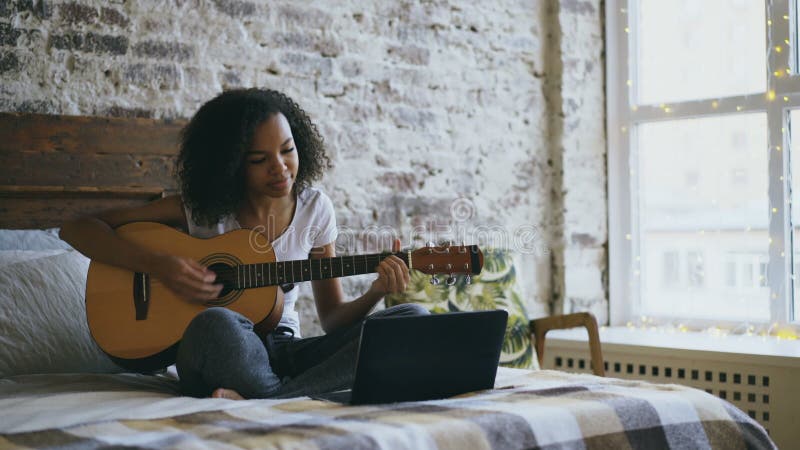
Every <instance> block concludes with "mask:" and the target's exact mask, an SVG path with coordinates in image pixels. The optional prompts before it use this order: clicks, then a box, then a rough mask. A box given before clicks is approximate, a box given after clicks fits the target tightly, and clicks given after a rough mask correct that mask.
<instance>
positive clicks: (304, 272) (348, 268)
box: [225, 252, 408, 289]
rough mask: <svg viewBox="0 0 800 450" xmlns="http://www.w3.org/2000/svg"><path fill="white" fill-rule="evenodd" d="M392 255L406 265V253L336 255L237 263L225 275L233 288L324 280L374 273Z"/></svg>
mask: <svg viewBox="0 0 800 450" xmlns="http://www.w3.org/2000/svg"><path fill="white" fill-rule="evenodd" d="M389 255H395V256H397V257H398V258H400V259H401V260H403V262H404V263H405V264H406V266H408V253H404V252H397V253H376V254H371V255H355V256H337V257H334V258H320V259H302V260H296V261H279V262H273V263H256V264H240V265H238V266H234V267H232V268H231V272H229V273H228V274H225V275H226V276H225V278H227V281H228V282H230V283H231V284H232V285H233V286H234V289H250V288H258V287H264V286H276V285H281V284H287V283H299V282H302V281H312V280H324V279H327V278H339V277H348V276H352V275H362V274H366V273H372V272H375V269H376V268H377V267H378V264H380V262H381V261H383V259H384V258H386V257H388V256H389Z"/></svg>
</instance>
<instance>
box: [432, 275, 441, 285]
mask: <svg viewBox="0 0 800 450" xmlns="http://www.w3.org/2000/svg"><path fill="white" fill-rule="evenodd" d="M431 284H432V285H434V286H438V285H439V278H437V277H436V275H431Z"/></svg>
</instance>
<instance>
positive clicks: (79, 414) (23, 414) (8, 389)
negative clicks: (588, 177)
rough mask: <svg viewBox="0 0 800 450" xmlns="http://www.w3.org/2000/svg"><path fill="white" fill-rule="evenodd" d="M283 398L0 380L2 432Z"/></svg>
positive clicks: (113, 378)
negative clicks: (217, 396) (227, 397)
mask: <svg viewBox="0 0 800 450" xmlns="http://www.w3.org/2000/svg"><path fill="white" fill-rule="evenodd" d="M528 373H530V372H529V371H528V370H522V369H509V368H504V367H501V368H499V369H498V371H497V379H496V382H495V387H498V388H499V387H506V386H510V385H513V384H514V383H515V381H514V380H515V379H518V378H523V377H524V376H525V375H526V374H528ZM290 401H294V399H286V400H245V401H234V400H225V399H213V398H205V399H197V398H192V397H181V396H179V394H178V390H177V382H176V381H175V379H174V378H172V377H170V376H148V375H139V374H117V375H109V374H47V375H25V376H16V377H10V378H3V379H0V433H20V432H27V431H38V430H45V429H50V428H65V427H70V426H73V425H78V424H84V423H94V422H102V421H111V420H124V419H157V418H164V417H171V416H175V415H180V414H189V413H195V412H201V411H219V410H228V409H234V408H241V407H249V406H253V405H255V404H269V405H275V404H279V403H284V402H290Z"/></svg>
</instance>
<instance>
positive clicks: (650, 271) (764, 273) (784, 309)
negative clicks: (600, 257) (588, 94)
mask: <svg viewBox="0 0 800 450" xmlns="http://www.w3.org/2000/svg"><path fill="white" fill-rule="evenodd" d="M795 3H800V2H796V1H792V0H769V1H768V0H703V1H696V0H670V1H663V0H609V1H608V2H607V3H606V8H607V11H606V18H607V20H606V27H607V29H606V39H607V67H608V73H607V80H608V83H607V86H608V87H607V89H608V92H607V99H608V102H607V105H608V143H609V159H608V161H609V164H608V171H609V173H608V180H609V225H610V226H609V232H610V245H609V258H610V272H611V276H610V280H609V281H610V296H611V324H612V325H621V324H625V323H627V322H629V321H633V320H637V318H639V317H642V316H645V317H648V318H649V319H657V320H661V321H665V322H667V321H687V320H688V321H691V322H692V323H693V324H698V325H699V326H707V325H712V324H713V325H720V324H725V323H727V324H731V325H732V326H736V325H738V324H741V323H744V322H747V323H753V324H755V323H763V324H765V325H767V324H770V323H774V322H779V323H796V322H797V320H798V319H800V317H796V316H795V313H794V311H795V310H797V309H798V307H800V291H796V290H797V289H799V287H800V282H798V283H794V279H795V273H794V271H793V270H792V269H793V267H794V260H795V259H797V260H798V261H800V258H798V256H800V236H798V238H797V239H795V234H796V233H795V232H796V231H800V75H798V73H800V67H798V60H800V57H799V56H798V55H800V50H798V47H800V45H798V44H800V43H798V42H797V35H798V30H797V26H798V23H800V16H799V15H798V12H797V11H796V5H795ZM793 129H794V130H795V135H796V136H797V139H795V140H794V141H793V140H792V139H791V135H792V130H793ZM793 154H794V155H795V157H792V155H793ZM792 174H795V176H792ZM793 205H794V206H795V207H794V208H792V206H793ZM793 242H796V243H798V245H795V246H793ZM795 248H798V249H797V250H795ZM665 288H679V289H665Z"/></svg>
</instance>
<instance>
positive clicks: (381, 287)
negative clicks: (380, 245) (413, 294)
mask: <svg viewBox="0 0 800 450" xmlns="http://www.w3.org/2000/svg"><path fill="white" fill-rule="evenodd" d="M399 251H400V239H395V240H394V243H393V244H392V252H399ZM376 271H377V272H378V278H377V279H376V280H375V281H373V282H372V286H370V288H369V290H370V292H371V293H373V294H377V295H379V296H381V297H383V296H385V295H387V294H397V293H400V292H403V291H405V290H406V288H407V287H408V282H409V279H410V277H409V274H408V266H406V264H405V263H404V262H403V260H402V259H400V258H398V257H397V256H394V255H391V256H388V257H387V258H384V260H383V261H381V263H380V264H378V267H377V269H376Z"/></svg>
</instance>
